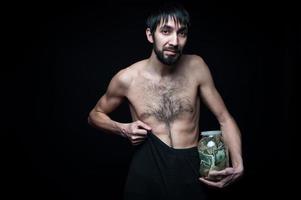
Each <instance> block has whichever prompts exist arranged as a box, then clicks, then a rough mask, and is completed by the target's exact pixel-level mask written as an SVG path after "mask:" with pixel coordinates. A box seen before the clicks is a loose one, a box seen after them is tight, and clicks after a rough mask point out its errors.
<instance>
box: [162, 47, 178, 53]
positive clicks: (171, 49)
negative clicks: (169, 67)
mask: <svg viewBox="0 0 301 200" xmlns="http://www.w3.org/2000/svg"><path fill="white" fill-rule="evenodd" d="M163 51H172V52H176V53H179V52H180V49H179V48H177V47H168V48H164V49H163Z"/></svg>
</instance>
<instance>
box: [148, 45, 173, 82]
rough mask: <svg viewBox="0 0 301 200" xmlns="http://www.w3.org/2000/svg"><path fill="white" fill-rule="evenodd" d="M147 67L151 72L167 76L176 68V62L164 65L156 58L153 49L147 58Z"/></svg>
mask: <svg viewBox="0 0 301 200" xmlns="http://www.w3.org/2000/svg"><path fill="white" fill-rule="evenodd" d="M148 64H149V69H150V70H151V71H150V72H151V73H155V74H157V75H159V76H161V77H163V76H167V75H169V74H171V73H172V72H173V71H174V69H175V68H176V64H174V65H165V64H163V63H162V62H161V61H160V60H158V58H157V56H156V54H155V52H154V50H153V51H152V54H151V56H150V58H149V59H148Z"/></svg>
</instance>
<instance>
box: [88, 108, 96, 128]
mask: <svg viewBox="0 0 301 200" xmlns="http://www.w3.org/2000/svg"><path fill="white" fill-rule="evenodd" d="M94 116H95V115H94V111H93V110H92V111H91V112H90V113H89V115H88V119H87V121H88V124H90V125H91V126H93V125H94V118H95V117H94Z"/></svg>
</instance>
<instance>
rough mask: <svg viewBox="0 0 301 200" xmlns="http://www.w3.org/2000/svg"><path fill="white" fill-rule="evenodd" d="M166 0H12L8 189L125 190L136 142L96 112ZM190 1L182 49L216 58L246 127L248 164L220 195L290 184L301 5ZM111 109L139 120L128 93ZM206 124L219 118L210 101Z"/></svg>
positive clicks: (217, 77) (72, 194)
mask: <svg viewBox="0 0 301 200" xmlns="http://www.w3.org/2000/svg"><path fill="white" fill-rule="evenodd" d="M158 2H163V1H156V2H155V1H122V2H116V1H102V2H100V1H94V2H87V1H43V2H33V1H26V2H22V3H21V2H13V3H10V4H9V5H6V6H4V7H3V9H4V10H6V11H8V12H6V14H5V17H4V18H3V19H4V25H5V26H4V27H5V28H4V32H5V33H6V34H7V37H5V38H4V37H3V39H4V42H5V43H8V46H7V49H6V51H5V54H3V55H4V57H5V59H8V60H9V62H8V63H9V64H8V65H7V64H6V65H3V69H4V73H3V74H4V80H5V81H6V83H5V84H3V85H4V86H5V87H4V88H5V90H4V91H5V95H4V96H5V97H9V98H4V99H5V100H6V101H5V103H4V104H3V108H4V110H5V111H7V112H6V113H5V114H6V117H5V118H6V119H7V122H5V125H8V127H9V129H8V131H6V132H7V133H9V134H8V135H7V136H9V137H8V138H9V141H13V142H12V143H10V142H6V141H8V140H6V139H4V140H3V145H2V146H3V147H4V151H3V153H4V156H3V166H4V167H5V168H4V169H5V170H3V175H4V178H3V179H2V180H3V183H4V185H5V187H4V188H3V191H4V192H5V193H7V194H8V197H10V198H15V197H24V198H25V197H26V198H27V197H28V198H30V199H121V197H122V190H123V184H124V181H125V178H126V173H127V169H128V164H129V161H130V158H131V155H132V153H133V150H134V149H133V147H132V146H131V145H130V144H129V142H128V141H127V140H125V139H123V138H120V137H118V136H114V135H109V134H105V133H101V132H99V131H97V130H95V129H93V128H92V127H90V126H89V125H88V124H87V116H88V113H89V111H90V110H91V109H92V108H93V106H94V105H95V104H96V102H97V100H98V99H99V98H100V96H101V95H102V94H103V93H104V92H105V90H106V87H107V86H108V83H109V81H110V79H111V78H112V76H113V75H114V74H115V73H116V72H118V71H119V70H120V69H122V68H125V67H127V66H129V65H130V64H132V63H134V62H136V61H139V60H141V59H145V58H147V57H148V56H149V55H150V51H151V46H150V44H148V42H147V40H146V37H145V26H144V21H145V18H146V16H147V14H148V11H149V10H150V9H151V8H152V7H154V6H155V5H156V4H157V3H158ZM182 3H183V5H184V6H185V7H186V8H187V10H188V11H189V12H190V14H191V18H192V27H191V29H190V33H189V41H188V44H187V46H186V48H185V53H193V54H198V55H201V56H202V57H203V58H204V60H205V61H206V62H207V64H208V65H209V67H210V70H211V72H212V75H213V78H214V81H215V83H216V87H217V89H218V90H219V92H220V93H221V95H222V97H223V99H224V101H225V103H226V105H227V107H228V109H229V111H230V112H231V114H232V115H233V116H234V118H235V119H236V121H237V123H238V124H239V127H240V129H241V132H242V141H243V156H244V162H245V175H244V176H243V178H242V179H241V180H240V181H239V182H237V183H236V184H234V185H232V186H231V187H228V188H226V189H224V190H213V196H214V197H215V198H218V197H221V196H223V197H222V198H234V199H242V198H245V196H246V195H247V196H248V197H255V198H256V197H258V195H259V193H261V194H262V195H265V196H268V195H272V194H285V195H288V196H289V195H292V191H294V185H293V184H292V183H291V182H290V181H291V180H292V179H293V177H295V176H296V175H295V173H294V172H293V171H294V170H295V166H296V162H297V161H296V160H297V159H296V158H295V157H293V153H294V150H295V148H294V145H293V143H295V142H294V141H295V139H294V137H296V136H297V135H296V132H295V131H296V121H295V119H294V118H293V114H294V110H295V106H296V100H295V95H296V87H295V84H296V66H297V65H299V64H300V62H299V60H298V59H297V58H300V57H299V53H300V52H299V50H300V29H299V24H297V19H298V16H297V9H296V6H295V5H293V4H291V3H290V2H288V1H286V2H285V3H284V2H279V3H275V2H273V3H270V2H265V3H263V2H260V1H249V2H248V1H243V2H241V3H238V2H234V1H230V2H229V1H227V2H223V1H221V2H218V1H200V2H196V1H191V2H189V1H183V2H182ZM6 8H7V9H6ZM6 53H8V55H7V54H6ZM299 66H300V65H299ZM10 74H13V75H14V78H13V79H10V78H9V76H6V75H10ZM6 86H8V87H6ZM8 105H11V106H8ZM110 116H111V117H112V118H113V119H115V120H117V121H120V122H130V120H131V119H130V115H129V110H128V107H127V106H126V104H123V105H122V106H121V107H120V108H118V110H116V111H115V112H114V113H112V114H111V115H110ZM200 126H201V130H210V129H217V128H219V127H218V123H217V121H216V119H215V118H214V117H213V115H212V114H211V113H210V112H209V111H208V110H206V109H204V110H203V112H202V115H201V120H200ZM10 136H13V137H10ZM287 186H288V187H289V188H286V187H287ZM5 193H4V194H5ZM288 196H287V197H288Z"/></svg>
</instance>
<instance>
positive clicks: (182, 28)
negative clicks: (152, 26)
mask: <svg viewBox="0 0 301 200" xmlns="http://www.w3.org/2000/svg"><path fill="white" fill-rule="evenodd" d="M163 29H169V30H172V29H173V27H172V26H169V25H166V24H165V25H163V26H161V27H160V30H163ZM187 30H188V28H187V26H183V27H181V28H179V30H178V31H177V32H182V31H187Z"/></svg>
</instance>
